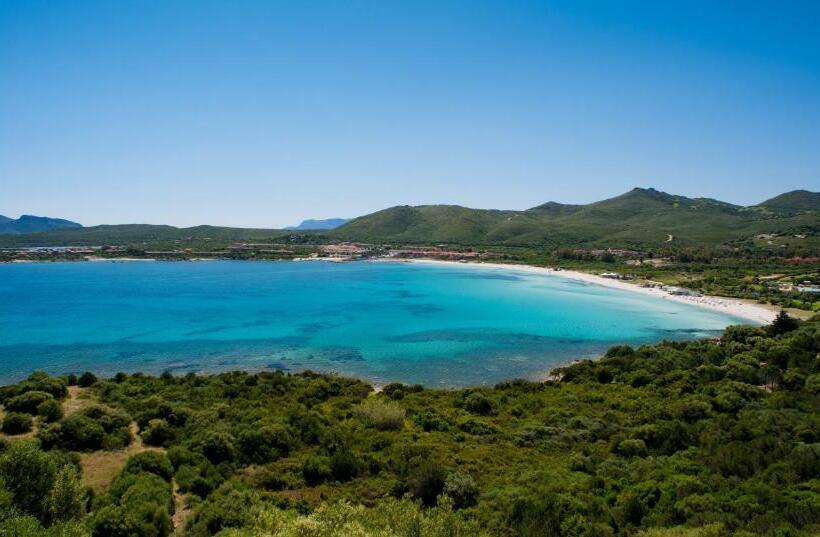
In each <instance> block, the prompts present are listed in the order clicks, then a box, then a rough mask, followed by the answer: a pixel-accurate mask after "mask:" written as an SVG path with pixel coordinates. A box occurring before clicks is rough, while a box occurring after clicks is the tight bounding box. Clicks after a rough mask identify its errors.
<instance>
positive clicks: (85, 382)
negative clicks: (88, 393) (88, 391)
mask: <svg viewBox="0 0 820 537" xmlns="http://www.w3.org/2000/svg"><path fill="white" fill-rule="evenodd" d="M96 382H97V375H95V374H94V373H92V372H90V371H86V372H85V373H83V374H82V375H80V378H78V379H77V385H78V386H80V387H81V388H89V387H91V386H93V385H94V384H95V383H96Z"/></svg>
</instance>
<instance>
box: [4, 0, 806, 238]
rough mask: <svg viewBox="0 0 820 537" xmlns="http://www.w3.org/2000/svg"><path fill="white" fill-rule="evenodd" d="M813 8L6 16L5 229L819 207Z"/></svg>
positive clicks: (311, 6) (234, 6) (275, 4)
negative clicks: (685, 202) (701, 200)
mask: <svg viewBox="0 0 820 537" xmlns="http://www.w3.org/2000/svg"><path fill="white" fill-rule="evenodd" d="M818 27H820V2H816V1H809V2H799V1H785V2H784V1H776V2H774V1H773V2H755V1H753V0H746V1H742V2H741V1H736V2H719V1H704V2H698V1H694V0H691V1H686V2H676V1H674V0H670V1H664V2H657V1H651V2H639V1H586V2H579V1H572V2H571V1H566V2H549V1H534V2H530V1H524V0H499V1H481V0H464V1H449V0H434V1H426V0H413V1H396V0H373V1H357V0H350V1H339V0H333V1H327V2H324V1H311V0H293V1H287V2H286V1H276V0H264V1H250V0H224V1H209V0H195V1H186V0H168V1H161V2H159V1H157V2H155V1H148V0H140V1H128V0H117V1H110V0H102V1H85V0H45V1H38V0H28V1H17V0H0V214H3V215H6V216H10V217H17V216H19V215H20V214H22V213H27V214H37V215H47V216H53V217H62V218H68V219H71V220H75V221H78V222H81V223H82V224H84V225H96V224H117V223H153V224H171V225H177V226H191V225H198V224H213V225H230V226H239V227H282V226H286V225H293V224H297V223H298V222H300V221H301V220H302V219H305V218H329V217H353V216H358V215H362V214H367V213H369V212H373V211H376V210H379V209H383V208H386V207H390V206H394V205H419V204H434V203H447V204H459V205H465V206H469V207H478V208H502V209H525V208H528V207H532V206H535V205H538V204H541V203H544V202H546V201H558V202H563V203H589V202H592V201H597V200H600V199H604V198H608V197H612V196H615V195H618V194H621V193H623V192H625V191H628V190H630V189H631V188H633V187H635V186H641V187H655V188H657V189H659V190H663V191H666V192H670V193H674V194H680V195H686V196H693V197H695V196H703V197H711V198H717V199H722V200H725V201H729V202H733V203H737V204H742V205H749V204H754V203H758V202H760V201H763V200H765V199H767V198H769V197H771V196H774V195H776V194H779V193H782V192H785V191H788V190H793V189H798V188H802V189H809V190H820V32H818V30H817V28H818Z"/></svg>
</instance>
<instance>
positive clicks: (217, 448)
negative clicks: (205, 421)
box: [197, 431, 236, 464]
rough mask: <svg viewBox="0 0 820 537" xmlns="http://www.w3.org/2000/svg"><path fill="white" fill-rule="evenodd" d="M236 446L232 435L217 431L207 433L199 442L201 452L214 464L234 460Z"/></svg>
mask: <svg viewBox="0 0 820 537" xmlns="http://www.w3.org/2000/svg"><path fill="white" fill-rule="evenodd" d="M235 445H236V440H235V439H234V437H233V435H232V434H230V433H223V432H217V431H211V432H208V433H205V435H204V436H202V437H201V438H200V440H199V442H197V447H198V448H199V451H200V452H201V453H202V454H203V455H205V458H207V459H208V460H209V461H211V462H212V463H214V464H219V463H220V462H224V461H231V460H233V459H234V457H235V456H236V447H235Z"/></svg>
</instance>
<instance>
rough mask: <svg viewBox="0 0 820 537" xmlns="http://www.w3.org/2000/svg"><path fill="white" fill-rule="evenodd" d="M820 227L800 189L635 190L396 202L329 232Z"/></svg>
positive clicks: (818, 199) (711, 239)
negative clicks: (486, 204)
mask: <svg viewBox="0 0 820 537" xmlns="http://www.w3.org/2000/svg"><path fill="white" fill-rule="evenodd" d="M818 232H820V194H816V193H811V192H805V191H795V192H791V193H788V194H783V195H781V196H778V197H776V198H772V199H771V200H768V201H766V202H764V203H762V204H760V205H758V206H754V207H740V206H737V205H732V204H729V203H724V202H721V201H717V200H712V199H705V198H696V199H691V198H686V197H683V196H674V195H671V194H666V193H664V192H659V191H657V190H654V189H651V188H650V189H641V188H636V189H634V190H632V191H630V192H627V193H626V194H623V195H621V196H618V197H615V198H612V199H608V200H604V201H599V202H596V203H591V204H589V205H562V204H559V203H554V202H550V203H546V204H543V205H540V206H538V207H533V208H532V209H528V210H526V211H496V210H483V209H468V208H465V207H457V206H452V205H427V206H421V207H409V206H403V207H393V208H390V209H385V210H383V211H379V212H376V213H373V214H370V215H367V216H362V217H360V218H356V219H354V220H352V221H351V222H349V223H348V224H346V225H344V226H342V227H340V228H338V229H337V230H335V231H333V232H332V233H331V235H332V236H335V237H338V238H343V239H346V240H357V241H366V242H380V243H384V242H395V243H428V244H429V243H431V242H432V243H437V242H441V243H456V244H484V245H492V244H503V245H546V246H554V247H559V246H573V247H590V246H599V247H615V246H619V247H635V248H657V247H661V246H666V245H667V243H668V242H674V244H675V245H680V246H714V245H723V244H730V243H732V242H734V241H741V240H750V239H752V238H754V237H755V236H756V235H758V234H762V233H775V234H785V235H794V234H808V235H810V236H811V237H816V235H817V234H818ZM670 237H671V241H670ZM809 240H810V241H811V240H813V239H809Z"/></svg>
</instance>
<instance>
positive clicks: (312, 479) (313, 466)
mask: <svg viewBox="0 0 820 537" xmlns="http://www.w3.org/2000/svg"><path fill="white" fill-rule="evenodd" d="M331 474H332V472H331V469H330V461H329V460H328V459H327V457H320V456H311V457H308V458H307V459H305V462H304V463H302V476H303V477H304V478H305V482H306V483H307V484H308V485H309V486H311V487H315V486H316V485H319V484H321V483H323V482H325V481H327V480H328V478H329V477H330V476H331Z"/></svg>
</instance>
